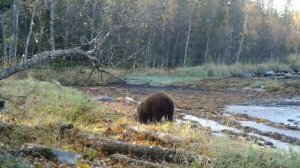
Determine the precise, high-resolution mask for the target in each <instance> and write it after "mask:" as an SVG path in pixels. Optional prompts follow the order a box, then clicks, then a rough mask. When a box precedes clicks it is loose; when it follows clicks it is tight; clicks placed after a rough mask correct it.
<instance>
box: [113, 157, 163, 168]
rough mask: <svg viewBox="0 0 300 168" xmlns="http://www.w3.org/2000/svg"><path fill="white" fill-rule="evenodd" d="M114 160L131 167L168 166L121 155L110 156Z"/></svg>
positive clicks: (153, 167)
mask: <svg viewBox="0 0 300 168" xmlns="http://www.w3.org/2000/svg"><path fill="white" fill-rule="evenodd" d="M109 157H110V158H111V159H112V160H115V161H117V162H121V163H126V164H129V165H134V166H138V167H140V166H144V167H147V168H167V167H168V166H167V165H165V164H163V165H162V164H158V163H152V162H149V161H145V160H137V159H133V158H130V157H128V156H125V155H121V154H112V155H110V156H109Z"/></svg>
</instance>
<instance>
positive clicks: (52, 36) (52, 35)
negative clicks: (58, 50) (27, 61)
mask: <svg viewBox="0 0 300 168" xmlns="http://www.w3.org/2000/svg"><path fill="white" fill-rule="evenodd" d="M54 12H55V0H50V46H51V51H54V50H55V40H54V33H55V31H54Z"/></svg>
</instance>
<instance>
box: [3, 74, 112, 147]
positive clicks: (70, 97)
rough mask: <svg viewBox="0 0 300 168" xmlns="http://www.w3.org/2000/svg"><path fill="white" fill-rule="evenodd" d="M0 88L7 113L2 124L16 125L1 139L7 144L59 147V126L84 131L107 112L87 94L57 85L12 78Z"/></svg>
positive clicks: (4, 114)
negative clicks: (70, 124) (72, 125)
mask: <svg viewBox="0 0 300 168" xmlns="http://www.w3.org/2000/svg"><path fill="white" fill-rule="evenodd" d="M0 88H1V89H0V97H1V98H3V99H4V100H6V103H5V108H6V110H7V111H8V113H1V114H0V121H2V122H8V123H11V124H14V125H16V127H15V129H13V130H12V131H11V132H8V134H7V135H8V136H1V137H0V141H2V142H4V143H10V144H14V145H16V146H20V145H22V144H23V143H28V142H33V143H38V144H41V145H50V146H57V145H58V144H59V143H60V142H59V141H57V132H58V128H59V126H60V124H62V123H72V124H74V125H75V126H76V127H79V126H80V127H79V128H81V127H86V126H88V125H89V124H94V123H97V122H99V121H100V120H102V119H103V118H104V116H106V115H105V113H106V109H105V108H104V107H102V106H100V105H99V104H96V102H94V101H93V100H91V99H90V98H89V97H87V96H86V95H85V94H83V93H81V92H79V91H76V90H75V89H72V88H67V87H63V86H60V85H59V84H57V83H49V82H40V81H37V80H33V79H26V80H14V79H9V80H4V81H1V82H0ZM106 117H108V116H106ZM11 139H14V140H13V141H11Z"/></svg>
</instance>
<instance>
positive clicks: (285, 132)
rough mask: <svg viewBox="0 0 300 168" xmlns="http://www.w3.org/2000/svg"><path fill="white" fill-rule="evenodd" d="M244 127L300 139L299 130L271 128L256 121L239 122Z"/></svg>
mask: <svg viewBox="0 0 300 168" xmlns="http://www.w3.org/2000/svg"><path fill="white" fill-rule="evenodd" d="M239 122H240V123H241V125H242V126H244V127H251V128H255V129H257V130H260V131H262V132H277V133H279V134H283V135H286V136H289V137H294V138H298V139H300V131H299V130H289V129H280V128H275V127H271V126H268V125H265V124H261V123H256V122H254V121H239Z"/></svg>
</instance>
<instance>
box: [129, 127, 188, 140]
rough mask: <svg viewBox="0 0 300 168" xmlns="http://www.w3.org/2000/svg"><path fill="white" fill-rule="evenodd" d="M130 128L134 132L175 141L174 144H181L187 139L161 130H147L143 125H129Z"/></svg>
mask: <svg viewBox="0 0 300 168" xmlns="http://www.w3.org/2000/svg"><path fill="white" fill-rule="evenodd" d="M129 129H131V130H133V131H134V132H137V133H139V134H146V135H149V136H151V137H153V138H155V139H158V140H161V141H163V142H166V143H173V144H181V143H183V142H184V141H186V140H185V139H183V138H180V137H177V136H174V135H171V134H168V133H164V132H159V131H153V130H145V129H143V128H141V127H138V126H129Z"/></svg>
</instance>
